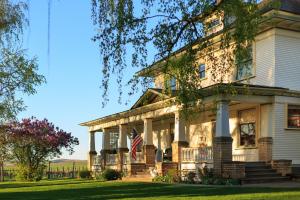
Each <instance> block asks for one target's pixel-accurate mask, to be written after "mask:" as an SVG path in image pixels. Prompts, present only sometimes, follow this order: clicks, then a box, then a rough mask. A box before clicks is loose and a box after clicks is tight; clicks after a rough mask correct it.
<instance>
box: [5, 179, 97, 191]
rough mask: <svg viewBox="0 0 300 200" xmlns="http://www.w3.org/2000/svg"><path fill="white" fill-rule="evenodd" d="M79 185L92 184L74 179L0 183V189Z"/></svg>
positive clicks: (88, 181)
mask: <svg viewBox="0 0 300 200" xmlns="http://www.w3.org/2000/svg"><path fill="white" fill-rule="evenodd" d="M81 183H92V181H91V180H88V179H87V180H79V179H78V180H76V179H69V180H68V179H64V180H49V181H41V182H7V183H0V189H7V188H23V187H36V186H59V185H67V184H81Z"/></svg>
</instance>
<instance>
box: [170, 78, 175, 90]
mask: <svg viewBox="0 0 300 200" xmlns="http://www.w3.org/2000/svg"><path fill="white" fill-rule="evenodd" d="M170 87H171V90H176V78H174V77H173V78H171V79H170Z"/></svg>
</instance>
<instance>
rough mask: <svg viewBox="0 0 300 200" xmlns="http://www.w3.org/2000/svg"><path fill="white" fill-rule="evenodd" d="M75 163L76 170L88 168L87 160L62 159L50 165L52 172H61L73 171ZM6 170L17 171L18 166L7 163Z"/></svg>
mask: <svg viewBox="0 0 300 200" xmlns="http://www.w3.org/2000/svg"><path fill="white" fill-rule="evenodd" d="M73 163H74V167H75V168H76V169H84V168H86V166H87V161H86V160H67V159H60V160H53V161H51V163H50V167H51V170H52V171H56V170H58V171H61V170H63V169H64V170H66V171H67V170H72V168H73ZM4 168H5V170H14V169H16V165H15V164H13V163H6V164H5V167H4ZM47 169H48V163H47Z"/></svg>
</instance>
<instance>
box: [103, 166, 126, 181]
mask: <svg viewBox="0 0 300 200" xmlns="http://www.w3.org/2000/svg"><path fill="white" fill-rule="evenodd" d="M101 176H102V178H103V180H107V181H112V180H118V179H122V173H121V172H119V171H117V170H114V169H105V170H104V171H103V172H102V174H101Z"/></svg>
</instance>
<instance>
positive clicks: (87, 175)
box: [79, 170, 91, 178]
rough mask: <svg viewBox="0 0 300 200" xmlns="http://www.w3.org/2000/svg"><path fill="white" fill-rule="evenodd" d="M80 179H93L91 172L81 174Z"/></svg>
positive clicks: (81, 172)
mask: <svg viewBox="0 0 300 200" xmlns="http://www.w3.org/2000/svg"><path fill="white" fill-rule="evenodd" d="M79 177H80V178H91V171H88V170H83V171H80V172H79Z"/></svg>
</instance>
